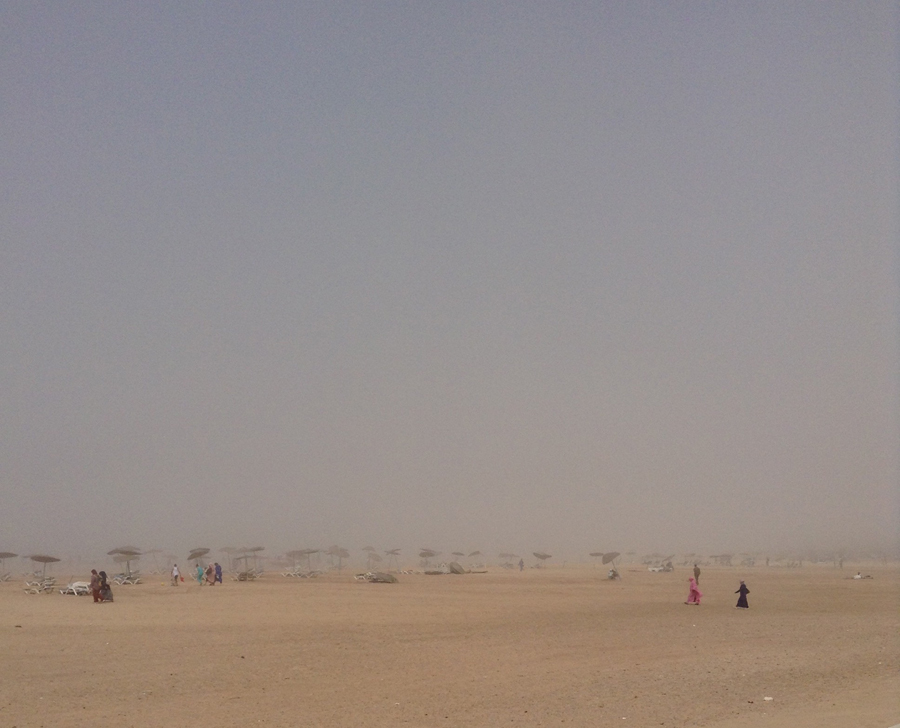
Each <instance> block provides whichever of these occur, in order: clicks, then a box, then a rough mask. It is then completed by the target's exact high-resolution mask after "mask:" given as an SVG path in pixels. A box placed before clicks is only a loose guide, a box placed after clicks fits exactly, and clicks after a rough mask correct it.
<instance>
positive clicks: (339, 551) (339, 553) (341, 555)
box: [325, 545, 350, 571]
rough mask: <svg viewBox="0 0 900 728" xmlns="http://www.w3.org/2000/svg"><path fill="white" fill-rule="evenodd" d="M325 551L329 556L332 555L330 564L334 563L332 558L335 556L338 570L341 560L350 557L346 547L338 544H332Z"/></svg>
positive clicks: (341, 563) (341, 565)
mask: <svg viewBox="0 0 900 728" xmlns="http://www.w3.org/2000/svg"><path fill="white" fill-rule="evenodd" d="M325 553H326V554H328V555H329V556H330V557H332V562H331V563H332V565H333V564H334V560H333V559H334V558H335V557H336V558H337V560H338V565H337V568H338V571H340V570H341V568H342V567H343V561H344V559H349V558H350V552H349V551H347V549H345V548H343V547H342V546H338V545H334V546H332V547H331V548H329V549H328V550H327V551H325Z"/></svg>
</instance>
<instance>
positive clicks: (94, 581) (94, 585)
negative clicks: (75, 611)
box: [91, 569, 100, 604]
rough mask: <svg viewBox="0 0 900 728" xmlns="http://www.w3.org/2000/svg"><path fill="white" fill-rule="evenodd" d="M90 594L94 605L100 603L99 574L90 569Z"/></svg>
mask: <svg viewBox="0 0 900 728" xmlns="http://www.w3.org/2000/svg"><path fill="white" fill-rule="evenodd" d="M91 594H93V595H94V604H99V603H100V574H98V573H97V570H96V569H91Z"/></svg>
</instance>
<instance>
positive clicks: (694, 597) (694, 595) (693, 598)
mask: <svg viewBox="0 0 900 728" xmlns="http://www.w3.org/2000/svg"><path fill="white" fill-rule="evenodd" d="M688 583H689V585H690V586H689V588H688V598H687V601H686V602H685V604H696V605H697V606H700V598H701V597H702V596H703V594H701V593H700V590H699V589H698V588H697V580H696V579H695V578H694V577H693V576H692V577H689V578H688Z"/></svg>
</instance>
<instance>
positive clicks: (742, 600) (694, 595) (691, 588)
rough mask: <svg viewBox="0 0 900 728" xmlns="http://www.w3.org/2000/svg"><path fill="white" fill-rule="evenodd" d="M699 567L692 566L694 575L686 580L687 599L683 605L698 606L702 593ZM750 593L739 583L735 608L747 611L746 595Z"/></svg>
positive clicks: (742, 583) (743, 584)
mask: <svg viewBox="0 0 900 728" xmlns="http://www.w3.org/2000/svg"><path fill="white" fill-rule="evenodd" d="M699 584H700V567H699V566H697V564H694V575H693V576H691V577H689V578H688V598H687V601H686V602H685V604H693V605H696V606H699V605H700V599H701V597H702V596H703V593H702V592H701V591H700V586H699ZM749 593H750V590H749V589H748V588H747V585H746V584H745V583H744V582H743V581H741V585H740V586H739V587H738V590H737V591H736V592H735V594H739V595H740V596H739V597H738V601H737V604H735V607H736V608H738V609H749V608H750V605H749V604H748V603H747V595H748V594H749Z"/></svg>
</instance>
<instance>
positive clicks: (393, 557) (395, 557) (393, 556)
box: [384, 549, 400, 569]
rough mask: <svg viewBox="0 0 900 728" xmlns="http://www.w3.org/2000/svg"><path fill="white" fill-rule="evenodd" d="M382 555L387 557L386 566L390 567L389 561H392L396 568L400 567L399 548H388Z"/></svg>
mask: <svg viewBox="0 0 900 728" xmlns="http://www.w3.org/2000/svg"><path fill="white" fill-rule="evenodd" d="M384 555H385V556H387V557H388V568H390V565H391V561H393V562H394V566H395V567H396V568H397V569H399V568H400V559H399V557H400V549H388V550H387V551H385V552H384Z"/></svg>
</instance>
